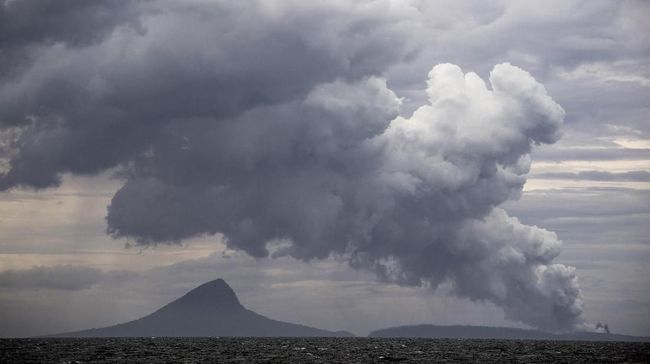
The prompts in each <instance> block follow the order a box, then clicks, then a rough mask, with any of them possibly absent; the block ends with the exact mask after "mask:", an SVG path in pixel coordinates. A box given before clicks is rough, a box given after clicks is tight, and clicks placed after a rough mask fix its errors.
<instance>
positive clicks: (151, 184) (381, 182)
mask: <svg viewBox="0 0 650 364" xmlns="http://www.w3.org/2000/svg"><path fill="white" fill-rule="evenodd" d="M22 3H23V0H20V1H15V2H13V1H12V2H7V3H5V4H4V5H3V7H2V9H3V10H2V11H3V13H2V14H3V18H6V19H11V16H10V15H11V13H12V11H17V10H16V9H15V8H17V7H18V5H19V4H22ZM289 3H290V2H286V3H282V4H289ZM111 4H112V3H111ZM134 4H135V5H134ZM269 4H273V5H269ZM19 10H24V9H22V8H21V9H19ZM86 10H87V11H89V12H92V11H93V9H92V8H90V9H86ZM98 11H103V12H104V13H105V12H106V11H107V10H106V9H99V10H98ZM385 14H391V15H385ZM413 16H414V15H413V14H412V9H409V8H399V7H396V6H395V5H394V4H391V3H390V2H387V1H386V2H385V1H374V2H367V3H365V2H359V3H353V4H352V5H351V4H345V3H342V2H332V3H329V5H307V4H306V3H303V2H297V3H295V4H293V6H289V5H281V4H280V3H266V5H263V4H262V3H257V2H245V3H238V2H219V1H217V2H214V3H210V4H205V3H202V2H196V3H194V2H190V3H187V4H186V5H178V4H173V3H172V4H170V3H167V2H164V1H152V2H143V3H132V4H131V5H130V7H129V9H128V11H126V10H124V9H122V10H121V11H117V12H115V14H114V15H113V16H112V17H111V19H115V21H113V22H110V24H109V22H106V24H107V25H106V27H109V25H110V26H111V27H112V28H110V29H111V30H110V31H109V30H107V29H106V27H104V28H102V30H101V32H97V33H96V34H94V35H93V36H92V37H90V36H89V37H88V38H87V39H85V38H84V39H83V41H82V40H77V39H67V38H66V35H67V34H68V32H67V30H69V29H70V24H64V23H63V20H62V23H61V24H60V25H61V27H63V31H61V32H58V33H57V32H54V33H52V34H56V35H57V37H58V38H53V39H54V40H52V39H50V38H51V37H50V38H47V37H42V39H41V38H39V37H36V36H34V37H30V38H29V44H27V45H24V47H22V48H20V47H18V46H17V45H15V44H14V43H15V42H14V43H11V49H22V50H25V51H24V52H18V51H14V52H10V53H7V55H5V56H3V57H5V58H6V59H0V61H2V63H3V64H6V65H9V66H7V69H8V71H7V75H6V76H5V77H4V78H2V80H1V81H0V127H1V128H2V129H0V130H1V133H2V134H1V135H2V140H1V141H2V143H1V144H0V147H1V148H2V153H3V156H4V158H5V168H4V172H3V174H2V176H1V177H0V187H1V188H3V189H8V188H11V187H14V186H31V187H35V188H42V187H47V186H52V185H56V184H57V183H58V182H59V180H60V176H61V174H62V173H78V174H93V173H98V172H101V171H104V170H106V169H109V168H115V167H117V168H119V169H120V171H121V172H120V174H121V176H122V177H123V178H124V179H125V184H124V186H123V187H122V188H121V189H120V190H119V191H118V192H117V193H116V194H115V196H114V197H113V199H112V202H111V204H110V206H109V207H108V214H107V217H106V220H107V224H108V227H107V231H108V233H109V234H110V235H112V236H113V237H115V238H122V237H126V238H130V239H133V240H134V241H135V242H137V243H138V244H142V245H149V244H159V243H176V242H179V241H181V240H183V239H187V238H191V237H195V236H200V235H204V234H216V233H221V234H223V235H224V236H225V238H226V240H227V244H228V246H229V247H230V248H233V249H239V250H243V251H245V252H247V253H248V254H250V255H252V256H255V257H267V256H269V254H270V253H269V243H272V242H278V241H280V242H282V243H283V244H280V245H281V246H282V248H281V249H279V250H276V251H274V253H273V254H274V255H275V256H278V255H289V256H292V257H294V258H296V259H303V260H311V259H323V258H326V257H329V256H331V255H337V256H341V257H345V258H346V259H348V260H349V263H350V265H351V266H352V267H354V268H358V269H364V270H370V271H372V272H375V273H376V274H377V276H378V277H380V278H381V279H382V280H384V281H386V282H394V283H398V284H400V285H408V286H426V287H430V289H432V290H433V289H436V287H438V286H439V285H440V284H443V283H446V284H450V285H451V286H452V287H453V289H452V291H453V293H454V294H456V295H458V296H461V297H466V298H469V299H471V300H482V301H489V302H492V303H494V304H496V305H498V306H499V307H501V308H502V309H503V310H504V312H505V313H506V315H507V317H508V318H510V319H512V320H517V321H520V322H523V323H526V324H529V325H532V326H535V327H538V328H541V329H545V330H552V331H563V330H572V329H576V328H583V327H586V326H584V325H585V324H584V322H583V319H582V318H581V313H582V303H581V296H580V289H579V286H578V283H577V277H576V274H575V271H574V269H573V268H572V267H567V266H564V265H561V264H554V263H553V260H554V259H555V258H556V257H557V256H558V254H559V253H560V250H561V245H562V244H561V242H560V241H559V240H558V238H557V236H556V235H555V234H554V233H552V232H549V231H546V230H544V229H541V228H538V227H536V226H527V225H524V224H522V223H520V222H519V221H518V220H517V219H516V218H515V217H511V216H508V214H507V213H506V212H505V211H504V210H503V209H501V208H499V205H500V204H502V203H503V202H505V201H507V200H510V199H516V198H518V196H519V195H520V194H521V191H522V188H523V186H524V183H525V182H526V174H527V172H528V171H529V167H530V163H531V161H530V157H529V153H530V152H531V148H532V147H533V146H535V145H537V144H549V143H554V142H555V141H557V140H558V138H559V137H560V132H559V129H560V126H561V125H562V121H563V118H564V110H563V109H562V108H561V107H560V106H559V105H558V104H557V103H555V102H554V101H553V100H552V99H551V98H550V97H549V95H548V94H547V92H546V90H545V89H544V87H543V86H542V85H540V84H539V83H537V82H536V81H535V80H534V79H533V77H531V76H530V75H529V74H528V73H527V72H525V71H524V70H522V69H520V68H518V67H515V66H512V65H510V64H508V63H504V64H499V65H496V66H495V67H494V69H493V70H492V72H491V73H490V76H489V84H488V85H486V82H485V81H483V80H482V79H481V78H480V77H479V76H478V75H477V74H475V73H471V72H469V73H464V72H463V71H462V70H461V69H460V68H459V67H457V66H455V65H452V64H439V65H436V66H434V67H433V68H432V69H431V72H430V73H429V75H428V79H427V80H426V82H427V83H426V85H427V86H426V93H427V95H428V102H427V103H426V104H424V105H421V106H420V107H419V108H418V109H417V110H416V111H415V112H414V113H412V115H410V116H400V105H401V103H402V100H401V99H400V97H398V96H397V95H396V94H395V92H393V91H392V90H391V89H390V88H389V87H388V86H387V81H386V80H385V79H384V78H383V76H382V75H383V72H384V71H385V70H386V69H387V68H388V67H390V66H391V65H393V64H396V63H399V62H401V61H403V60H405V59H407V58H408V57H409V56H411V55H412V54H413V53H414V52H417V44H416V42H414V41H411V37H410V34H411V32H412V31H413V29H412V28H410V27H409V26H407V24H409V22H408V20H409V19H410V20H413ZM120 17H123V19H122V18H120ZM66 19H67V18H66ZM74 19H75V18H72V20H74ZM251 19H255V21H251ZM77 20H79V19H77ZM21 24H23V23H21ZM23 25H24V24H23ZM28 25H29V24H28ZM28 25H25V26H28ZM56 25H57V24H56V22H52V23H51V24H49V25H48V27H49V29H50V30H49V31H50V32H52V29H56V28H57V27H56ZM64 25H65V27H64ZM79 26H80V28H82V27H83V24H80V25H79ZM298 29H299V31H297V30H298ZM34 31H35V32H37V31H38V29H36V30H34ZM80 31H81V30H80ZM75 34H77V33H76V32H75ZM3 41H4V42H5V43H7V42H8V41H7V40H3ZM23 42H27V41H23ZM1 44H4V43H1ZM27 49H28V50H29V51H27ZM11 57H21V59H23V60H24V62H22V63H21V64H20V66H18V65H17V64H18V62H16V61H15V59H9V58H11ZM432 61H433V60H432ZM432 63H433V62H432ZM423 76H424V75H423ZM423 78H424V77H423ZM423 84H424V79H423Z"/></svg>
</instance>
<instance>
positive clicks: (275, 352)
mask: <svg viewBox="0 0 650 364" xmlns="http://www.w3.org/2000/svg"><path fill="white" fill-rule="evenodd" d="M0 363H346V364H347V363H650V343H637V342H571V341H533V340H525V341H516V340H469V339H389V338H90V339H73V338H66V339H60V338H56V339H54V338H43V339H40V338H39V339H0Z"/></svg>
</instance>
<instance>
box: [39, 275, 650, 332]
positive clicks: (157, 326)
mask: <svg viewBox="0 0 650 364" xmlns="http://www.w3.org/2000/svg"><path fill="white" fill-rule="evenodd" d="M49 336H50V337H152V336H155V337H353V336H354V335H353V334H351V333H349V332H347V331H328V330H323V329H318V328H314V327H309V326H305V325H300V324H295V323H290V322H283V321H278V320H273V319H270V318H268V317H265V316H262V315H260V314H258V313H255V312H253V311H251V310H249V309H247V308H246V307H244V306H243V305H242V304H241V303H240V302H239V299H238V298H237V295H236V294H235V291H233V289H232V288H231V287H230V286H229V285H228V284H227V283H226V282H225V281H224V280H223V279H221V278H219V279H215V280H213V281H210V282H207V283H204V284H202V285H200V286H198V287H196V288H194V289H193V290H191V291H189V292H187V293H186V294H185V295H184V296H182V297H180V298H178V299H176V300H174V301H172V302H170V303H168V304H167V305H165V306H163V307H162V308H160V309H158V310H157V311H155V312H153V313H151V314H149V315H147V316H144V317H142V318H139V319H137V320H133V321H129V322H125V323H122V324H118V325H114V326H108V327H101V328H93V329H88V330H82V331H75V332H67V333H60V334H55V335H49ZM368 336H369V337H374V338H380V337H382V338H387V337H388V338H391V337H392V338H399V337H401V338H435V339H505V340H563V341H566V340H571V341H646V342H647V341H650V338H648V337H639V336H629V335H618V334H610V333H595V332H571V333H562V334H555V333H549V332H544V331H539V330H528V329H517V328H509V327H485V326H459V325H454V326H441V325H426V324H425V325H412V326H399V327H391V328H385V329H381V330H376V331H373V332H371V333H370V334H369V335H368Z"/></svg>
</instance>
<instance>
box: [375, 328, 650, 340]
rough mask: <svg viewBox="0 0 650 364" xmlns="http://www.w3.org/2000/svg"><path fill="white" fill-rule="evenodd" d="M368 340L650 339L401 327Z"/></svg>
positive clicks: (591, 334)
mask: <svg viewBox="0 0 650 364" xmlns="http://www.w3.org/2000/svg"><path fill="white" fill-rule="evenodd" d="M368 336H369V337H408V338H435V339H502V340H562V341H643V342H650V337H642V336H629V335H618V334H606V333H597V332H573V333H566V334H552V333H548V332H543V331H538V330H526V329H515V328H510V327H487V326H460V325H454V326H441V325H414V326H398V327H391V328H386V329H381V330H376V331H373V332H371V333H370V334H369V335H368Z"/></svg>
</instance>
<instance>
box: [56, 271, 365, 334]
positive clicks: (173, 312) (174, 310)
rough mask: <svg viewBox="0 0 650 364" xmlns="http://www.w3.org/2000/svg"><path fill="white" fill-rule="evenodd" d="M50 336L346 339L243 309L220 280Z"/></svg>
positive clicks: (339, 332)
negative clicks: (115, 320)
mask: <svg viewBox="0 0 650 364" xmlns="http://www.w3.org/2000/svg"><path fill="white" fill-rule="evenodd" d="M50 336H51V337H151V336H176V337H199V336H204V337H205V336H207V337H214V336H264V337H266V336H269V337H282V336H286V337H308V336H309V337H339V336H340V337H347V336H354V335H353V334H351V333H349V332H345V331H336V332H332V331H327V330H321V329H317V328H314V327H309V326H304V325H298V324H293V323H289V322H283V321H277V320H272V319H270V318H267V317H265V316H262V315H260V314H257V313H255V312H253V311H251V310H248V309H246V308H245V307H244V306H243V305H242V304H241V303H240V302H239V299H238V298H237V295H236V294H235V292H234V291H233V289H232V288H230V286H229V285H228V284H227V283H226V282H225V281H224V280H223V279H216V280H214V281H211V282H208V283H205V284H202V285H201V286H199V287H197V288H195V289H193V290H191V291H189V292H188V293H187V294H185V295H184V296H183V297H181V298H179V299H177V300H175V301H173V302H171V303H169V304H167V305H166V306H164V307H162V308H160V309H159V310H157V311H155V312H154V313H152V314H150V315H147V316H145V317H142V318H140V319H137V320H134V321H129V322H126V323H123V324H119V325H115V326H109V327H102V328H94V329H89V330H83V331H76V332H68V333H62V334H55V335H50Z"/></svg>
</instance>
